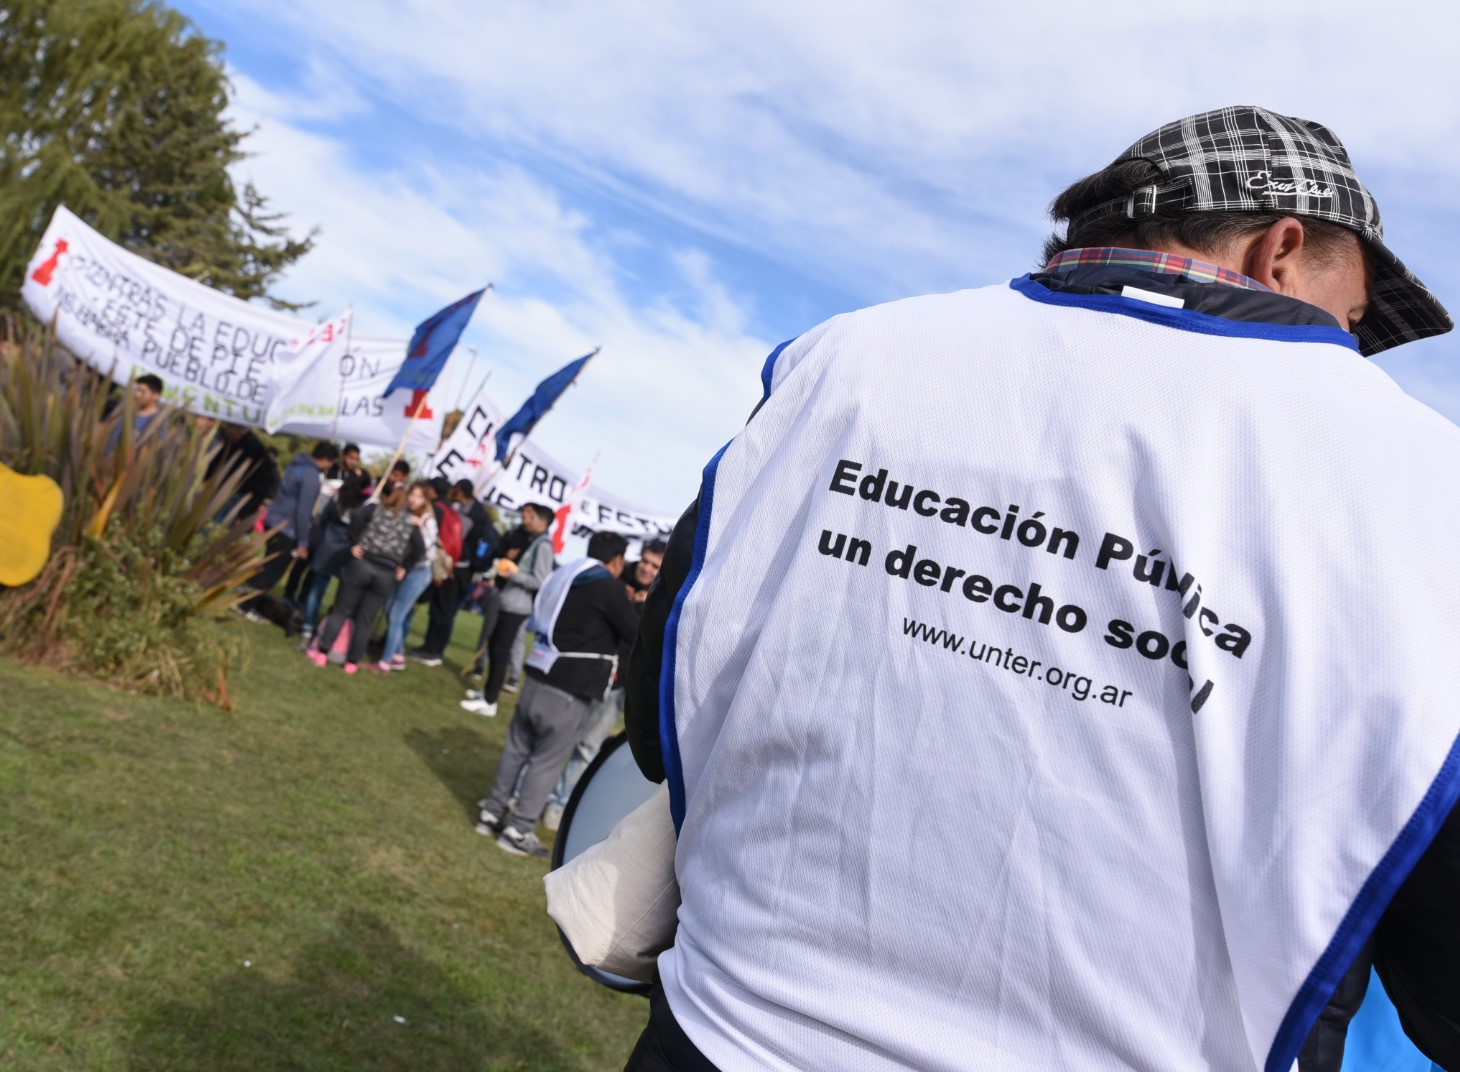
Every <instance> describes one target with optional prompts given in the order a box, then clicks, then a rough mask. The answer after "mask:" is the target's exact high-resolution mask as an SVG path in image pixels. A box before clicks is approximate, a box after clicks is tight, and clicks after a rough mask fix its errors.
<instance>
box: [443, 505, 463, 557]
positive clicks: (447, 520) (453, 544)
mask: <svg viewBox="0 0 1460 1072" xmlns="http://www.w3.org/2000/svg"><path fill="white" fill-rule="evenodd" d="M436 522H437V529H438V530H439V536H438V539H439V540H440V541H441V550H443V551H445V552H446V553H447V554H448V555H450V556H451V565H452V568H453V569H454V568H455V567H456V564H457V563H458V562H460V561H461V557H462V550H463V546H462V545H463V544H464V543H465V540H464V538H463V537H464V535H465V530H464V529H463V528H462V524H461V515H460V514H458V513H457V512H456V511H455V510H453V509H452V508H451V507H449V506H446V507H443V508H442V509H441V511H440V512H439V513H438V514H437V515H436Z"/></svg>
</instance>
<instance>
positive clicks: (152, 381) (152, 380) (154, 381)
mask: <svg viewBox="0 0 1460 1072" xmlns="http://www.w3.org/2000/svg"><path fill="white" fill-rule="evenodd" d="M137 382H138V383H140V384H141V385H142V386H143V387H150V388H151V389H152V390H153V391H155V392H157V393H158V394H162V377H161V376H154V375H153V374H152V373H150V372H148V373H145V374H144V375H141V376H138V377H137Z"/></svg>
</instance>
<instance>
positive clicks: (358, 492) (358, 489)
mask: <svg viewBox="0 0 1460 1072" xmlns="http://www.w3.org/2000/svg"><path fill="white" fill-rule="evenodd" d="M364 501H365V480H364V478H363V477H358V476H347V477H345V479H344V481H343V482H342V483H341V484H340V490H339V492H338V493H337V494H336V495H335V505H336V507H337V508H338V509H340V510H341V511H345V510H353V509H355V507H357V506H359V505H360V504H361V503H362V502H364Z"/></svg>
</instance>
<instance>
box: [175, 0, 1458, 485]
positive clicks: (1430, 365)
mask: <svg viewBox="0 0 1460 1072" xmlns="http://www.w3.org/2000/svg"><path fill="white" fill-rule="evenodd" d="M177 6H179V7H180V8H181V9H182V10H183V11H184V12H185V13H186V14H188V15H189V16H190V17H191V18H192V19H193V20H194V21H195V22H196V23H197V24H198V26H199V27H200V28H201V29H202V31H203V32H204V33H206V34H207V35H209V36H210V37H213V38H215V39H218V40H221V41H222V42H224V44H225V46H226V52H225V59H226V62H227V63H228V65H229V68H230V71H231V74H232V77H233V80H234V86H235V100H234V108H233V116H234V119H235V122H237V123H238V124H239V125H240V126H243V127H246V128H256V129H255V133H254V134H253V136H252V137H251V138H250V139H249V142H248V143H247V147H248V148H249V149H250V150H251V151H252V153H253V156H252V157H251V158H250V159H249V160H247V161H245V162H244V163H243V164H241V165H239V168H238V172H239V174H240V176H242V177H248V178H253V179H255V180H256V181H257V183H258V185H259V187H260V188H261V189H262V190H263V192H264V193H265V194H267V195H268V196H270V197H271V199H272V201H273V204H274V206H275V207H276V208H278V209H280V210H282V211H284V212H286V213H288V214H289V216H290V219H291V221H292V222H293V223H294V225H295V226H296V227H297V228H299V229H301V230H302V229H306V228H308V227H310V226H318V227H319V229H320V234H319V238H318V246H317V248H316V250H315V251H314V252H312V253H311V254H310V255H309V256H308V257H307V258H305V259H304V260H303V261H302V262H300V263H299V264H298V265H297V266H296V267H295V268H294V269H292V270H291V271H290V272H289V274H288V276H287V277H286V278H285V279H284V281H283V282H282V284H281V285H280V287H279V288H278V290H279V292H280V293H281V294H282V295H284V296H286V297H289V298H293V299H301V300H310V301H316V302H318V305H317V307H316V311H317V312H318V313H319V314H320V315H321V316H323V315H332V314H334V313H335V312H337V311H338V310H340V309H342V308H343V307H344V306H345V305H347V304H350V303H353V304H354V306H355V309H356V324H357V330H359V331H361V332H363V333H365V334H372V335H397V336H400V337H402V338H404V337H406V336H408V335H409V333H410V329H411V327H412V326H413V325H414V324H415V323H416V322H417V321H418V320H420V319H422V318H423V317H424V316H426V315H428V314H429V313H430V312H432V311H434V310H435V309H436V308H438V307H439V306H441V305H443V304H445V303H447V302H449V301H453V300H455V299H456V298H458V297H460V296H461V295H463V294H465V293H466V292H467V291H470V290H473V289H475V288H476V287H478V286H480V285H482V283H484V282H487V281H491V282H493V283H495V284H496V290H495V291H494V292H493V294H491V295H489V296H488V297H487V298H486V299H484V300H483V302H482V304H481V306H480V308H479V310H478V312H477V315H476V319H475V320H474V322H473V325H472V327H471V328H470V329H469V330H468V332H467V335H466V336H465V337H464V339H463V342H464V343H465V344H470V345H473V346H475V347H476V348H477V349H478V351H479V354H480V357H479V359H478V364H477V366H476V367H475V368H471V369H468V368H466V364H467V363H466V362H465V361H462V360H461V359H460V357H459V358H458V359H454V362H455V363H454V365H453V367H452V368H451V369H449V370H448V372H447V378H448V385H455V384H456V383H458V382H460V381H461V380H469V381H470V382H472V383H475V381H476V380H477V379H478V378H479V377H480V376H481V375H482V374H484V373H485V372H486V370H487V369H488V368H490V369H491V370H492V381H491V384H492V390H493V393H494V395H495V396H496V397H497V399H498V401H499V402H500V403H502V404H504V405H506V406H509V407H510V406H513V405H515V404H516V403H517V402H518V401H519V400H520V398H521V397H522V396H523V395H525V394H526V393H527V392H528V391H529V390H530V389H531V386H532V384H533V383H534V382H535V381H536V380H538V379H540V378H541V377H542V376H544V375H546V374H547V373H548V372H550V371H552V370H553V369H554V368H556V367H558V366H559V365H561V364H563V363H565V362H567V361H568V360H570V359H571V358H573V357H577V356H580V355H581V354H583V353H585V352H587V351H588V350H589V349H591V348H592V347H593V346H595V345H601V346H602V347H603V351H602V353H601V354H600V356H599V357H598V358H597V359H596V360H595V361H594V362H593V363H592V364H591V365H590V366H589V370H588V371H587V372H586V373H585V375H584V377H583V378H582V380H581V381H580V384H579V386H578V387H577V388H575V389H574V391H573V392H571V394H570V396H569V397H568V398H567V399H565V400H564V402H563V403H562V404H561V405H560V406H559V407H558V408H557V409H556V410H555V411H554V412H553V414H552V415H551V416H550V417H549V418H548V419H547V421H545V422H544V424H543V425H542V427H541V430H540V432H539V434H537V435H536V436H535V437H534V438H535V439H536V440H537V441H538V442H539V443H540V444H541V446H542V447H543V448H545V449H546V450H548V451H549V452H550V453H552V454H554V455H556V456H558V457H559V458H560V459H561V460H562V461H563V462H565V463H568V464H570V465H574V466H579V467H581V466H583V465H586V464H587V463H588V461H589V460H590V459H591V458H592V457H593V456H594V455H595V454H597V453H600V452H601V455H600V458H599V461H598V464H597V466H596V469H595V479H596V482H597V483H598V484H600V485H601V486H602V487H603V488H605V489H609V490H611V491H613V492H615V493H617V494H619V495H622V496H625V497H628V498H630V499H633V500H636V501H638V502H640V503H642V504H643V505H644V506H646V507H649V508H653V509H657V510H660V511H662V512H666V513H669V512H677V511H678V510H679V509H680V508H681V507H682V505H683V504H684V503H686V502H687V501H688V500H689V499H690V498H691V497H692V496H693V494H694V491H695V488H696V485H697V482H698V473H699V470H700V468H701V466H702V465H703V464H704V462H705V461H706V460H707V459H708V458H709V456H710V455H711V454H712V453H713V452H714V451H715V450H716V449H717V448H718V447H719V446H720V445H721V443H723V442H724V441H725V440H726V439H728V438H729V437H730V436H731V435H733V434H734V433H735V431H736V429H737V428H738V427H739V425H740V424H741V423H742V422H743V420H744V419H745V417H746V415H747V414H748V413H749V410H750V408H751V406H752V405H753V404H754V402H755V400H756V398H757V397H758V393H759V384H758V372H759V369H760V365H761V363H762V362H763V360H764V356H765V354H766V352H767V351H768V350H769V349H770V348H771V347H772V346H774V345H775V344H776V343H778V342H780V341H782V340H783V339H785V338H788V337H791V336H794V335H796V334H799V333H800V332H802V331H804V330H806V329H807V328H809V327H811V326H812V325H814V324H815V323H817V322H819V321H820V320H822V319H824V318H826V317H827V316H830V315H833V314H835V313H837V312H841V311H844V310H847V309H852V308H856V307H858V306H861V305H866V304H870V303H874V302H880V301H886V300H891V299H894V298H898V297H902V296H906V295H909V294H916V293H922V292H928V291H944V290H954V289H959V288H963V287H968V286H979V285H984V284H988V283H993V282H997V281H1000V280H1004V279H1007V278H1009V277H1010V276H1013V275H1018V274H1021V273H1023V272H1025V271H1027V270H1029V268H1031V267H1032V266H1033V265H1034V258H1035V255H1036V252H1037V250H1038V247H1039V244H1040V242H1041V240H1042V238H1043V236H1044V234H1045V233H1046V228H1045V226H1044V222H1043V218H1042V217H1043V211H1044V207H1045V205H1047V203H1048V202H1049V200H1050V198H1051V197H1052V196H1053V195H1054V194H1055V193H1056V192H1058V190H1059V189H1060V188H1061V187H1062V186H1063V185H1065V184H1067V183H1068V182H1069V181H1071V180H1073V179H1075V178H1077V177H1079V176H1080V175H1083V174H1086V173H1088V172H1090V171H1093V170H1095V169H1097V168H1098V167H1100V166H1101V165H1103V164H1104V163H1106V162H1107V161H1108V160H1109V159H1111V158H1112V157H1114V156H1115V155H1116V153H1118V152H1119V151H1120V150H1121V149H1123V148H1124V147H1125V146H1126V145H1128V144H1129V143H1130V142H1132V141H1134V140H1135V139H1136V138H1137V137H1139V136H1140V135H1141V134H1143V133H1145V132H1146V131H1147V130H1149V129H1152V128H1153V127H1155V126H1157V125H1159V124H1161V123H1163V122H1165V121H1167V120H1170V119H1174V118H1177V117H1179V116H1181V115H1184V114H1188V113H1191V112H1195V111H1200V110H1204V109H1207V108H1212V107H1218V106H1221V105H1225V104H1237V103H1254V104H1263V105H1266V106H1268V107H1272V108H1274V109H1276V110H1278V111H1283V112H1286V113H1288V114H1295V115H1302V116H1305V117H1308V118H1312V119H1317V120H1319V121H1322V122H1325V123H1327V124H1328V125H1330V126H1331V127H1332V128H1333V129H1334V130H1335V131H1337V132H1338V134H1339V135H1340V137H1342V138H1343V139H1344V141H1345V142H1346V144H1347V145H1348V147H1349V149H1350V152H1351V153H1352V155H1353V156H1354V158H1355V162H1356V164H1357V166H1358V168H1359V171H1360V174H1361V175H1362V176H1363V177H1364V178H1365V180H1366V181H1367V182H1368V184H1369V185H1370V187H1371V188H1372V189H1373V190H1374V192H1375V194H1376V195H1377V197H1378V198H1379V201H1380V204H1381V206H1382V207H1383V210H1384V215H1385V221H1386V233H1387V237H1388V239H1389V244H1390V246H1391V248H1393V249H1394V250H1395V251H1396V252H1397V253H1398V254H1399V255H1400V256H1401V257H1402V258H1404V259H1405V260H1406V262H1407V263H1409V265H1410V266H1411V267H1412V268H1413V269H1415V271H1416V272H1417V273H1418V274H1419V275H1420V276H1421V277H1422V278H1423V279H1425V281H1426V282H1427V283H1429V284H1430V286H1431V287H1432V289H1434V290H1435V291H1436V292H1437V293H1438V294H1439V295H1440V296H1441V299H1442V300H1445V301H1447V302H1448V304H1450V305H1451V307H1452V308H1460V265H1456V264H1454V263H1453V261H1454V258H1453V256H1452V254H1453V252H1454V249H1455V247H1456V239H1457V236H1460V226H1457V225H1460V210H1457V208H1456V205H1455V199H1454V191H1455V190H1456V189H1457V188H1460V73H1457V65H1456V64H1455V63H1454V62H1453V59H1452V57H1451V55H1450V54H1449V46H1448V44H1447V42H1450V41H1453V39H1454V30H1455V26H1454V23H1455V22H1456V21H1457V17H1456V16H1455V15H1454V14H1453V13H1451V12H1450V11H1449V10H1448V8H1445V7H1442V6H1441V5H1438V4H1430V5H1419V4H1405V3H1398V4H1389V5H1386V6H1384V7H1382V8H1376V7H1375V6H1374V5H1372V4H1357V3H1333V4H1328V5H1325V6H1324V7H1323V8H1322V11H1321V14H1320V15H1315V13H1314V10H1313V9H1312V8H1311V7H1310V6H1308V5H1291V6H1290V7H1288V8H1282V7H1279V6H1276V5H1270V4H1267V3H1261V4H1257V3H1253V4H1248V3H1243V2H1232V3H1227V4H1225V5H1223V7H1222V9H1221V13H1222V17H1221V19H1220V21H1217V20H1215V19H1213V17H1212V14H1211V10H1212V9H1210V7H1204V8H1201V9H1198V8H1197V6H1196V5H1184V6H1183V7H1184V8H1189V10H1169V8H1171V7H1174V5H1165V6H1164V7H1158V6H1155V5H1150V4H1148V3H1140V2H1124V0H1113V2H1109V3H1105V4H1102V5H1099V6H1098V7H1097V6H1095V5H1088V4H1073V3H1051V4H1044V5H998V6H994V5H979V4H973V3H959V4H943V3H936V4H935V3H917V2H913V3H907V4H901V5H888V4H867V3H859V2H855V0H844V2H837V3H832V2H820V0H815V2H813V0H795V2H792V3H786V2H784V0H781V2H778V3H769V2H767V3H758V2H743V3H739V4H735V5H697V4H682V3H679V4H676V3H670V2H667V0H665V2H650V0H625V2H622V3H615V4H595V3H591V2H588V0H580V2H564V3H547V2H544V3H528V2H525V0H523V2H502V3H489V4H467V3H465V2H461V3H456V4H446V3H441V2H437V3H427V2H424V0H420V2H416V3H396V4H392V3H384V2H380V0H360V2H354V3H349V4H345V3H342V2H338V0H288V2H285V0H210V2H208V3H196V2H187V3H181V4H178V5H177ZM1095 12H1099V16H1098V17H1096V15H1095V14H1094V13H1095ZM1380 364H1382V365H1383V366H1384V367H1385V368H1386V369H1387V370H1388V371H1389V372H1390V373H1391V375H1393V376H1394V377H1395V378H1396V379H1398V380H1399V382H1400V383H1401V384H1402V385H1404V386H1405V388H1406V389H1407V390H1409V391H1410V393H1412V394H1414V395H1416V396H1417V397H1419V398H1420V399H1422V400H1423V401H1425V402H1427V403H1428V404H1430V405H1431V406H1433V407H1435V408H1436V409H1438V410H1439V411H1440V412H1442V413H1444V414H1445V415H1446V416H1447V417H1449V418H1450V419H1451V420H1457V419H1460V343H1457V342H1456V341H1455V339H1454V337H1453V336H1450V337H1446V338H1444V339H1441V340H1433V341H1427V342H1424V343H1418V344H1411V345H1409V346H1405V347H1401V348H1399V349H1398V350H1396V351H1392V352H1391V354H1390V355H1386V356H1385V357H1383V358H1382V359H1381V361H1380Z"/></svg>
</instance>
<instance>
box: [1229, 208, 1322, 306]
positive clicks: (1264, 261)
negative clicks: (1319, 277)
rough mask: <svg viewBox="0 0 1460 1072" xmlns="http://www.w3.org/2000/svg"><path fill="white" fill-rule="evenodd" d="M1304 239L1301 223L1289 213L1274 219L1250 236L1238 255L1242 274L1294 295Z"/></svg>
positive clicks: (1300, 268) (1299, 285)
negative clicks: (1240, 257) (1240, 258)
mask: <svg viewBox="0 0 1460 1072" xmlns="http://www.w3.org/2000/svg"><path fill="white" fill-rule="evenodd" d="M1306 241H1307V235H1306V234H1305V233H1304V231H1303V225H1302V224H1301V223H1299V222H1298V221H1297V220H1295V219H1293V217H1291V216H1289V217H1287V218H1286V219H1282V220H1278V221H1277V223H1275V224H1273V225H1272V226H1271V227H1269V228H1268V229H1267V230H1266V231H1263V232H1262V234H1260V235H1258V236H1256V237H1255V238H1253V239H1251V240H1250V242H1249V244H1248V246H1247V249H1246V251H1245V253H1244V254H1243V257H1242V274H1243V275H1245V276H1247V277H1248V278H1249V279H1255V280H1257V282H1259V283H1261V284H1262V285H1263V286H1265V287H1268V288H1270V289H1272V290H1275V291H1277V293H1279V294H1286V295H1287V296H1288V297H1297V295H1298V293H1299V292H1300V291H1301V290H1302V285H1301V282H1300V276H1301V274H1302V271H1303V247H1304V244H1305V243H1306Z"/></svg>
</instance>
